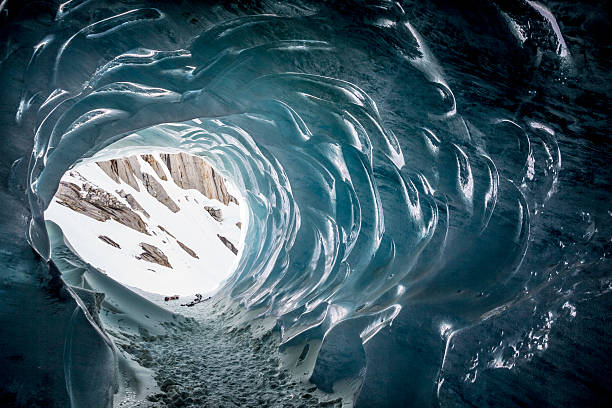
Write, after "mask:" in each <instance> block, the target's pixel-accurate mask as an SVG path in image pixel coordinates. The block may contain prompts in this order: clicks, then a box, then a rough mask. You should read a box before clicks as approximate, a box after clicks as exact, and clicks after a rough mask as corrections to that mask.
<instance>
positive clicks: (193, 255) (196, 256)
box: [176, 240, 200, 259]
mask: <svg viewBox="0 0 612 408" xmlns="http://www.w3.org/2000/svg"><path fill="white" fill-rule="evenodd" d="M176 243H177V244H179V246H180V247H181V248H183V250H184V251H185V252H187V253H188V254H189V255H190V256H192V257H194V258H196V259H200V257H199V256H198V254H196V253H195V252H194V250H193V249H191V248H189V247H188V246H187V245H185V244H183V243H182V242H181V241H179V240H176Z"/></svg>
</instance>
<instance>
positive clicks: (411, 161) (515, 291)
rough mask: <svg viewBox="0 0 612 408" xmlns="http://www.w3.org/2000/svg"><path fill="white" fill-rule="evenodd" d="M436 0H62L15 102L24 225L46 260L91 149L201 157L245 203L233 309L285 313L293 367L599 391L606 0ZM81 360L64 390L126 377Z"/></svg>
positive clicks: (96, 155) (395, 395) (602, 381)
mask: <svg viewBox="0 0 612 408" xmlns="http://www.w3.org/2000/svg"><path fill="white" fill-rule="evenodd" d="M442 3H444V2H440V3H439V2H434V3H432V4H428V3H423V4H414V3H411V2H402V3H401V4H400V3H396V2H384V1H379V2H366V3H362V2H337V3H334V2H332V3H331V4H326V5H322V4H318V3H313V4H310V3H307V2H295V3H293V2H291V3H276V2H265V1H264V2H252V3H251V2H245V3H239V4H237V5H233V6H229V5H226V6H220V5H217V6H210V7H209V6H203V5H191V6H189V7H187V6H185V5H184V6H171V5H163V6H162V5H157V4H156V3H155V4H154V5H155V7H144V6H143V7H139V2H137V1H134V2H125V3H122V2H116V3H113V4H112V6H111V7H107V6H106V2H89V1H76V0H73V1H69V2H66V3H64V4H62V5H61V6H59V7H58V8H53V9H52V10H51V12H50V13H51V16H52V17H48V18H49V20H48V22H47V20H44V19H43V20H42V21H44V22H45V28H44V30H42V29H41V31H40V32H36V33H33V32H31V31H27V30H28V28H27V27H28V26H27V25H26V26H24V27H26V28H24V29H23V30H26V31H24V34H23V36H24V37H23V38H24V39H23V41H26V42H27V41H30V42H32V45H33V46H34V51H33V53H31V54H30V55H28V59H26V60H27V68H25V74H24V75H25V76H24V78H25V81H24V84H23V86H21V87H17V88H14V89H15V94H16V95H18V99H17V100H16V101H17V102H16V105H15V107H14V110H13V111H11V112H12V113H13V114H14V115H15V116H13V117H14V118H16V120H17V123H19V124H21V125H20V126H22V127H24V128H25V127H27V129H29V130H31V134H32V135H34V134H35V136H34V146H33V152H32V156H31V160H30V163H29V167H28V171H27V176H28V183H27V184H26V185H27V194H28V198H29V202H28V204H29V207H30V210H31V217H32V218H31V221H30V222H29V224H28V227H27V236H28V240H29V242H30V243H31V245H32V246H33V248H34V249H35V250H36V252H37V253H38V254H40V256H41V257H42V258H43V259H49V257H50V256H51V255H52V254H51V247H50V245H49V240H48V237H47V231H46V229H45V224H44V219H43V216H42V214H43V211H44V210H45V208H46V207H47V205H48V204H49V202H50V201H51V199H52V197H53V195H54V193H55V191H56V189H57V186H58V183H59V180H60V178H61V177H62V175H63V174H64V172H65V171H66V170H67V169H68V168H69V167H70V166H72V165H73V164H74V163H76V162H78V161H80V160H83V159H84V160H90V159H91V158H93V159H95V160H98V159H101V158H104V157H111V156H113V155H114V156H115V157H116V156H117V154H124V155H128V154H132V153H146V152H147V151H149V150H151V149H152V148H155V149H159V150H164V151H174V150H176V151H179V150H180V151H185V152H188V153H191V154H195V155H199V156H202V157H204V158H205V159H206V160H207V161H208V162H209V163H211V164H212V165H213V166H214V167H215V168H216V169H217V170H218V171H219V172H220V173H221V174H222V175H223V176H224V177H226V178H228V179H231V181H232V183H233V184H234V185H235V186H236V187H237V188H238V189H239V190H240V194H241V196H242V197H243V198H244V200H245V204H246V205H247V206H248V211H249V214H248V219H249V225H248V229H247V232H246V238H245V244H244V249H243V252H242V256H241V259H240V262H239V264H238V266H237V268H236V270H235V272H234V273H233V275H232V276H231V278H230V279H229V280H228V281H227V282H226V284H225V286H224V287H223V288H222V289H221V291H220V292H219V293H218V294H217V295H216V298H215V302H216V305H218V307H219V308H220V310H225V309H227V310H234V311H235V310H239V311H240V313H239V315H240V318H239V319H238V318H236V319H235V320H234V321H232V324H235V325H236V327H244V326H245V325H248V324H256V323H255V322H258V321H262V320H263V321H266V322H268V323H267V324H269V325H270V327H274V328H275V329H274V332H273V333H274V335H275V336H278V339H279V340H278V342H279V350H280V352H281V355H282V356H283V359H284V361H285V365H286V367H287V368H288V370H290V371H291V372H293V375H294V376H296V377H297V378H299V379H302V380H304V381H307V380H309V381H310V382H311V383H313V384H314V385H316V387H318V389H319V390H320V391H322V392H326V393H332V392H335V393H337V394H341V395H342V396H343V398H344V399H343V401H344V402H346V403H351V404H352V403H354V404H356V405H357V406H361V407H370V406H409V405H413V406H426V405H427V404H437V403H439V404H441V405H443V406H461V405H464V404H471V405H476V406H499V405H505V406H515V405H520V406H522V405H530V404H540V405H546V404H550V405H552V406H555V405H559V404H561V405H564V404H570V405H572V404H580V403H581V402H585V401H586V403H594V402H595V401H599V400H600V399H602V398H604V397H602V395H605V394H606V392H605V391H606V390H610V379H607V378H602V377H600V376H599V375H598V374H596V373H594V372H593V371H592V368H591V367H592V366H594V364H595V362H599V363H601V361H603V364H604V365H605V367H608V368H609V355H607V352H606V350H608V351H609V349H610V347H609V340H607V339H606V338H605V334H604V333H606V331H607V330H609V324H608V323H606V322H602V323H593V321H594V320H593V319H595V320H597V319H603V317H601V314H602V313H603V314H605V312H606V310H607V311H609V305H610V295H609V291H610V280H609V274H608V273H607V268H609V265H608V260H607V258H608V256H609V250H610V237H611V235H610V228H609V225H610V214H611V213H610V211H609V210H608V204H607V200H608V199H609V191H610V189H609V186H610V183H609V182H610V174H609V173H610V171H609V168H608V167H609V166H607V165H606V164H607V163H609V161H608V159H609V158H610V156H609V152H610V150H609V142H608V139H607V138H604V134H603V132H604V130H602V129H603V128H605V126H604V125H605V123H607V121H608V119H609V118H608V116H607V114H609V109H608V108H606V103H608V102H609V99H608V97H607V96H606V90H607V89H609V84H608V85H606V81H605V78H607V77H609V74H608V73H607V72H608V71H606V64H608V65H609V61H608V62H606V59H605V56H603V57H602V56H600V54H597V52H598V50H599V48H595V47H593V48H592V49H591V50H589V54H588V55H587V53H586V51H585V54H584V57H583V56H582V55H574V53H575V52H576V51H578V50H582V49H583V48H584V47H586V46H585V44H586V43H585V42H583V43H582V45H580V44H579V42H577V41H576V40H575V38H578V37H580V36H586V37H585V38H587V40H586V41H587V43H588V41H590V44H597V42H598V41H599V40H600V39H601V38H603V37H604V35H603V34H601V33H602V32H603V31H601V30H602V24H603V30H604V31H605V27H609V23H606V22H605V19H604V21H603V22H602V20H601V18H600V17H598V10H599V9H598V8H597V6H595V5H593V6H589V7H590V8H589V7H586V6H585V8H584V9H583V11H581V12H578V11H575V12H574V11H571V12H570V11H568V10H567V9H566V8H565V7H564V5H563V4H557V3H552V4H551V5H549V6H545V5H542V4H540V3H536V2H532V1H517V2H506V1H499V2H491V3H490V4H489V3H487V4H481V2H470V3H469V4H466V5H463V6H461V7H460V6H458V5H452V4H442ZM556 14H558V15H561V16H563V17H564V20H563V22H564V23H563V24H561V25H560V23H559V22H558V21H557V17H555V15H556ZM23 15H25V16H27V15H28V14H27V13H25V12H24V14H23ZM24 18H26V17H24ZM576 21H581V22H582V23H581V24H578V23H576ZM40 24H41V25H42V23H40ZM564 24H565V25H564ZM606 24H608V25H607V26H606ZM560 27H561V28H560ZM589 27H591V28H589ZM593 27H595V28H593ZM562 28H563V30H566V31H570V32H572V33H573V36H572V38H571V39H572V41H571V42H570V41H569V40H568V39H567V38H565V37H564V33H563V30H562ZM572 30H573V31H572ZM581 30H582V31H581ZM598 30H599V31H598ZM585 32H587V33H588V34H584V33H585ZM32 38H35V40H32ZM568 44H569V45H568ZM572 47H574V48H572ZM580 47H583V48H580ZM580 52H582V51H580ZM602 55H604V54H602ZM589 58H590V59H591V62H589ZM600 58H601V59H602V61H604V62H598V60H599V59H600ZM15 64H17V63H15ZM6 75H7V74H3V78H6ZM606 87H607V88H606ZM608 95H609V93H608ZM19 101H20V102H19ZM608 106H609V104H608ZM606 112H607V113H606ZM105 149H106V150H105ZM26 162H27V159H26V160H25V161H22V162H16V163H15V165H14V166H13V169H14V170H13V173H14V174H21V173H19V172H20V171H22V172H23V173H25V171H24V169H25V167H26ZM21 183H22V184H21V185H24V184H25V183H23V182H21ZM14 184H15V185H16V186H18V185H19V184H17V182H16V181H15V182H14ZM21 222H22V223H23V221H21ZM10 228H11V229H17V227H10ZM21 228H23V227H21ZM7 230H8V228H7ZM28 256H31V255H28ZM7 259H8V258H7ZM3 262H7V263H8V262H9V261H3ZM24 262H25V261H24ZM28 262H32V263H34V262H35V261H28ZM45 267H46V266H45ZM32 268H33V267H32ZM91 273H94V274H95V272H91ZM108 285H110V284H108ZM108 285H107V286H104V287H105V288H107V289H106V290H107V293H106V295H107V296H109V297H110V298H112V290H110V289H109V288H110V287H111V286H113V285H110V286H108ZM28 287H29V286H28ZM113 287H114V286H113ZM93 289H95V290H102V289H100V287H98V288H93ZM121 293H123V292H121ZM77 294H78V293H76V294H75V293H72V295H73V296H77ZM132 295H133V296H134V297H138V295H136V294H132ZM132 295H129V294H122V295H121V296H120V297H121V298H122V299H123V300H124V301H125V303H124V304H131V303H130V302H131V301H132V300H130V299H127V300H126V296H127V298H130V296H132ZM134 301H136V300H134ZM138 302H140V300H138ZM80 307H82V308H84V306H83V305H81V306H80ZM102 307H104V305H102ZM117 307H118V308H119V309H121V307H119V306H117ZM143 307H144V308H145V309H146V307H145V306H143ZM147 307H148V306H147ZM151 307H153V305H152V304H151ZM224 308H225V309H224ZM79 310H80V309H79V308H78V307H77V308H76V309H75V312H74V313H75V314H74V315H73V321H74V319H77V317H75V316H81V315H79V314H78V313H80V312H79ZM135 310H136V309H135ZM137 310H139V312H134V313H135V314H137V313H140V311H141V310H144V309H137ZM155 310H156V309H155ZM123 312H124V313H125V314H126V315H128V316H129V315H130V313H132V312H131V311H130V308H129V307H128V308H127V309H125V310H123ZM24 313H25V312H24ZM41 313H43V311H42V310H41ZM160 313H161V312H160ZM94 314H95V313H94ZM583 314H584V317H583ZM161 315H163V313H162V314H160V316H161ZM83 316H85V317H87V318H88V319H89V320H88V321H89V322H90V324H91V325H92V327H94V326H95V324H96V323H95V322H94V320H95V319H94V316H90V315H89V314H84V315H83ZM85 317H82V319H85ZM79 318H80V317H79ZM134 319H135V321H139V320H138V319H137V318H136V317H134ZM169 319H171V318H169ZM160 320H163V318H162V317H160ZM269 322H272V323H269ZM48 324H53V323H48ZM57 324H58V325H59V324H61V323H57ZM75 327H81V326H75ZM149 329H151V328H150V327H149ZM24 330H26V329H24ZM58 330H59V329H58ZM75 330H76V329H72V331H71V332H69V333H68V334H66V336H67V337H66V338H70V344H71V347H72V349H71V350H74V349H75V347H76V346H75V344H80V343H79V342H80V341H81V340H80V338H79V337H78V336H79V332H78V330H76V331H75ZM82 330H85V329H82ZM96 330H98V329H96ZM151 330H152V329H151ZM90 331H91V330H90ZM87 333H89V332H87ZM96 333H97V332H96ZM87 335H90V336H99V338H104V334H103V333H98V334H95V335H94V334H87ZM61 336H63V334H61V335H60V337H61ZM83 336H85V334H84V335H83ZM61 338H63V337H61ZM82 338H85V337H82ZM96 338H98V337H96ZM574 339H575V340H574ZM604 339H605V340H604ZM83 342H85V341H84V340H83ZM109 342H110V340H108V341H107V343H109ZM7 347H8V346H7ZM10 347H17V346H10ZM100 347H101V348H102V349H104V348H103V346H100ZM109 347H110V346H109ZM58 349H60V347H59V346H58ZM64 350H66V349H64ZM104 350H112V349H111V348H108V349H104ZM59 353H60V354H61V352H59ZM64 353H66V352H65V351H64ZM109 353H110V352H109ZM576 355H578V356H580V358H578V359H576V358H574V356H576ZM65 356H66V354H64V359H63V360H62V359H61V357H60V360H62V361H63V367H64V368H63V372H64V373H68V374H66V378H67V380H66V384H65V385H66V388H65V389H66V392H67V395H68V396H69V399H70V401H72V403H73V404H75V405H79V404H84V405H87V404H88V403H89V402H91V401H92V400H96V401H97V402H98V403H100V404H103V403H105V402H106V403H110V401H111V399H112V397H111V395H112V392H111V391H109V390H112V387H113V384H116V382H117V381H116V379H112V378H111V374H108V373H110V372H111V371H112V370H111V368H106V371H104V370H103V368H100V370H101V371H102V372H105V373H107V376H106V377H104V378H110V379H109V380H108V381H100V382H98V383H96V384H90V383H84V382H82V381H81V382H78V381H77V382H71V381H70V380H69V379H70V378H72V377H75V378H77V377H78V376H77V375H76V374H74V373H77V372H78V370H79V369H83V368H82V367H85V366H87V364H88V363H89V362H90V360H87V357H86V356H85V357H84V356H81V357H80V358H81V359H82V360H78V362H79V363H78V364H82V366H79V365H78V364H76V363H72V362H71V361H72V360H70V361H67V360H66V359H65ZM75 358H76V357H75ZM26 360H27V358H26ZM96 360H97V361H99V362H100V365H102V361H107V362H108V363H107V364H108V367H112V366H113V364H112V358H110V357H109V358H106V359H103V358H102V357H97V358H96ZM75 361H77V360H75ZM71 364H72V366H71ZM49 366H53V364H49ZM19 367H20V368H19V370H20V371H19V373H22V372H23V373H24V374H23V375H31V373H30V371H28V366H27V364H23V367H22V366H19ZM585 367H586V368H585ZM49 370H50V371H52V370H53V368H50V369H49ZM590 370H591V371H590ZM572 372H578V373H580V374H576V375H572V374H570V373H572ZM60 377H61V376H60ZM60 383H61V381H60ZM104 387H107V389H106V391H105V389H104ZM9 391H10V389H9ZM11 392H12V391H11ZM20 392H22V394H21V395H22V396H23V395H26V391H20ZM58 392H59V391H58ZM33 393H34V392H33ZM96 393H98V394H99V393H102V394H104V395H105V397H104V398H106V399H103V398H100V397H98V396H97V395H98V394H96ZM20 398H21V397H20ZM23 398H26V397H25V396H23ZM56 398H57V400H61V399H62V398H66V396H65V395H64V394H62V393H61V392H59V394H57V396H56ZM100 401H102V402H100ZM228 404H229V403H228Z"/></svg>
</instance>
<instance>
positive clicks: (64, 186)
mask: <svg viewBox="0 0 612 408" xmlns="http://www.w3.org/2000/svg"><path fill="white" fill-rule="evenodd" d="M55 197H56V199H57V202H58V204H61V205H63V206H66V207H68V208H70V209H72V210H74V211H77V212H80V213H82V214H85V215H87V216H88V217H91V218H93V219H95V220H98V221H107V220H115V221H117V222H119V223H121V224H123V225H125V226H127V227H130V228H132V229H134V230H136V231H139V232H142V233H143V234H147V235H151V234H149V232H148V231H147V225H146V224H145V222H144V221H143V220H142V218H140V215H138V214H136V213H135V212H134V211H133V210H132V209H131V208H129V207H128V206H127V205H125V204H123V203H122V202H121V201H119V200H118V199H117V198H115V197H114V196H113V195H112V194H109V193H108V192H106V191H104V190H102V189H99V188H97V187H94V186H92V185H91V184H89V183H84V184H83V188H81V187H80V186H78V185H76V184H74V183H66V182H64V181H62V182H60V185H59V187H58V189H57V192H56V193H55Z"/></svg>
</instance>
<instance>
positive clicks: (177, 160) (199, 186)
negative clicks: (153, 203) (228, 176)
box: [97, 153, 238, 212]
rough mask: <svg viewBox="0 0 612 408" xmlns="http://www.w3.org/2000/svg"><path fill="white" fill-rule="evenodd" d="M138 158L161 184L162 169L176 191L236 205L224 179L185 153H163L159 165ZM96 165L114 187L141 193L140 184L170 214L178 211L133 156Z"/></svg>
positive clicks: (145, 156) (151, 158) (148, 157)
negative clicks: (195, 192)
mask: <svg viewBox="0 0 612 408" xmlns="http://www.w3.org/2000/svg"><path fill="white" fill-rule="evenodd" d="M140 157H141V158H142V159H143V160H144V161H145V162H147V163H148V164H149V165H151V167H152V168H153V170H154V171H155V174H156V175H157V176H158V177H159V178H160V179H161V180H168V176H167V174H166V170H164V167H165V168H166V169H167V170H168V171H169V174H170V177H172V179H173V180H174V182H175V183H176V184H177V185H178V186H179V187H181V188H183V189H195V190H198V191H199V192H201V193H202V194H203V195H205V196H206V197H208V198H210V199H216V200H219V201H221V202H222V203H223V204H225V205H228V204H229V203H230V202H232V203H236V204H238V200H236V198H235V197H234V196H232V195H231V194H229V193H228V192H227V187H226V185H225V180H224V179H223V177H221V175H219V174H218V173H217V172H215V170H214V169H213V168H212V167H211V166H210V165H209V164H208V163H206V162H205V161H204V160H203V159H201V158H199V157H197V156H192V155H189V154H185V153H176V154H167V153H164V154H161V155H160V158H161V160H162V161H163V163H160V162H159V161H158V160H156V158H155V157H154V156H153V155H150V154H143V155H141V156H140ZM97 164H98V166H99V167H100V168H101V169H102V170H104V172H105V173H106V174H107V175H108V176H109V177H110V178H112V179H113V180H114V181H115V182H116V183H119V182H120V181H123V182H124V183H127V184H129V185H130V186H131V187H133V188H134V189H135V190H136V191H140V186H139V185H138V181H137V180H140V181H141V182H142V184H144V186H145V188H146V189H147V191H148V192H149V194H151V195H152V196H154V197H155V198H157V199H158V200H159V201H160V202H161V203H162V204H164V205H165V206H166V207H168V208H169V209H170V210H171V211H173V212H176V211H178V206H177V205H176V203H175V202H174V201H172V199H171V198H170V197H169V196H168V194H167V193H166V191H165V190H164V188H163V187H162V185H161V184H159V182H157V180H155V178H153V177H151V176H150V175H149V174H147V173H143V172H142V171H141V169H140V165H139V163H138V159H137V157H136V156H131V157H124V158H120V159H112V160H106V161H100V162H97ZM164 165H165V166H164ZM126 199H127V197H126ZM128 200H129V199H128ZM130 205H131V204H130ZM132 208H134V207H132ZM134 209H136V208H134Z"/></svg>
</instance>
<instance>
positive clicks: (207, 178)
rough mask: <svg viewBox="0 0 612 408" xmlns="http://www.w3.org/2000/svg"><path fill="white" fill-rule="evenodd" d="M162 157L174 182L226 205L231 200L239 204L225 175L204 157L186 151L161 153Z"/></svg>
mask: <svg viewBox="0 0 612 408" xmlns="http://www.w3.org/2000/svg"><path fill="white" fill-rule="evenodd" d="M160 157H161V159H162V160H163V161H164V163H165V165H166V167H167V168H168V170H169V171H170V176H171V177H172V179H173V180H174V182H175V183H176V184H177V185H178V186H180V187H181V188H183V189H191V188H193V189H196V190H198V191H199V192H201V193H202V194H204V195H205V196H206V197H208V198H211V199H216V200H219V201H221V202H222V203H223V204H225V205H228V204H229V203H230V202H233V203H236V204H238V201H237V200H236V198H235V197H233V196H232V195H231V194H229V193H228V192H227V188H226V186H225V181H224V180H223V177H221V176H220V175H219V174H218V173H217V172H215V170H214V169H213V168H212V167H211V166H210V165H208V163H206V162H205V161H204V160H203V159H201V158H199V157H196V156H192V155H189V154H185V153H178V154H161V155H160Z"/></svg>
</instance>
